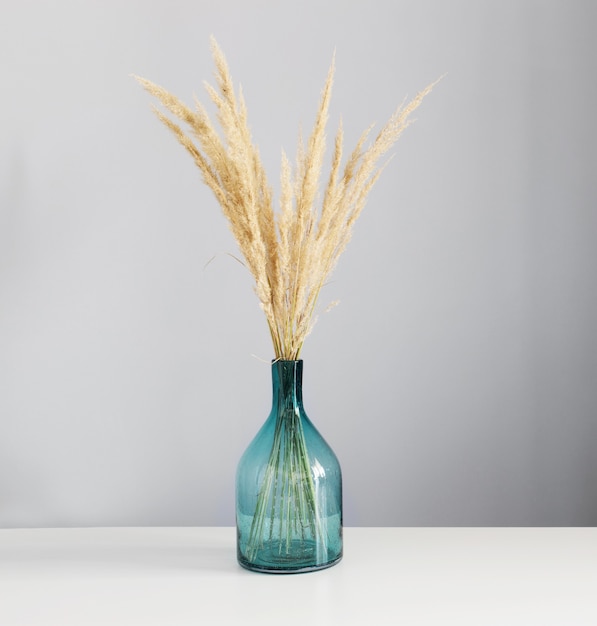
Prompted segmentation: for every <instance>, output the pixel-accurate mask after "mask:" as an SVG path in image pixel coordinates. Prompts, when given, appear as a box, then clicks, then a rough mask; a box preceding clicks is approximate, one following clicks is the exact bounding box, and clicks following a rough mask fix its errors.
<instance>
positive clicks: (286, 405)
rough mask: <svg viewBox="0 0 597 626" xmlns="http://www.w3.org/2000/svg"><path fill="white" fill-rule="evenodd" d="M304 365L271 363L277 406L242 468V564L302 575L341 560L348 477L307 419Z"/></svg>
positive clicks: (239, 509)
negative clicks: (344, 492) (344, 485)
mask: <svg viewBox="0 0 597 626" xmlns="http://www.w3.org/2000/svg"><path fill="white" fill-rule="evenodd" d="M302 375H303V362H302V360H298V361H283V360H277V361H274V362H273V363H272V386H273V403H272V410H271V413H270V415H269V417H268V418H267V420H266V421H265V423H264V425H263V426H262V427H261V429H260V430H259V432H258V433H257V435H256V436H255V438H254V439H253V441H252V442H251V444H250V445H249V447H248V448H247V450H246V451H245V453H244V454H243V456H242V457H241V459H240V462H239V464H238V468H237V473H236V528H237V555H238V561H239V563H240V564H241V565H242V566H243V567H245V568H247V569H250V570H255V571H260V572H269V573H281V574H282V573H297V572H307V571H313V570H318V569H323V568H326V567H330V566H331V565H334V564H335V563H337V562H338V561H339V560H340V559H341V558H342V474H341V471H340V464H339V463H338V459H337V458H336V455H335V454H334V452H333V450H332V449H331V448H330V447H329V446H328V444H327V443H326V442H325V440H324V439H323V437H322V436H321V435H320V434H319V432H318V431H317V430H316V428H315V427H314V426H313V424H312V423H311V421H310V420H309V418H308V417H307V415H306V413H305V410H304V408H303V399H302Z"/></svg>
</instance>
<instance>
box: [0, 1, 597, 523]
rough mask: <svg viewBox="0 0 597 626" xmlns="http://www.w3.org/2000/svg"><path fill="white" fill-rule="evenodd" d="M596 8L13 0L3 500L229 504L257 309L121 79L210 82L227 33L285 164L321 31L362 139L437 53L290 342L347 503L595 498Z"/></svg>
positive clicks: (312, 90) (42, 517)
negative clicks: (330, 275) (316, 312)
mask: <svg viewBox="0 0 597 626" xmlns="http://www.w3.org/2000/svg"><path fill="white" fill-rule="evenodd" d="M596 6H597V5H595V3H594V2H591V1H586V2H582V1H579V0H576V1H571V0H567V1H564V0H562V1H559V2H554V1H543V0H541V1H540V0H534V1H533V0H524V1H520V0H516V1H505V2H504V1H502V2H482V1H473V0H469V1H467V0H458V1H456V0H452V1H450V2H445V1H444V0H434V1H431V0H416V1H414V0H413V1H397V0H391V1H390V0H387V1H369V2H360V1H359V2H355V1H350V0H334V1H333V2H321V0H317V1H316V0H302V1H301V2H296V3H295V2H292V3H290V2H274V1H273V0H269V1H268V0H217V1H216V0H212V1H209V2H208V1H205V0H194V1H193V2H191V1H189V0H185V1H181V0H174V1H173V0H168V2H166V1H165V0H164V1H157V0H154V1H151V2H141V1H138V0H136V1H131V0H128V1H125V2H121V1H119V2H116V1H115V0H102V1H101V2H100V1H99V0H98V1H91V0H86V1H82V2H67V1H66V0H56V1H55V2H52V3H47V2H42V1H41V0H35V1H34V0H32V1H29V2H23V3H20V2H16V1H15V2H4V3H3V5H2V9H3V11H2V14H3V18H2V20H1V21H0V76H1V79H0V80H1V83H2V86H1V89H2V97H1V99H0V108H1V113H2V114H1V116H0V138H1V141H0V526H3V527H11V526H23V527H26V526H85V525H98V526H101V525H232V524H233V520H234V518H233V511H234V505H233V477H234V469H235V464H236V462H237V460H238V458H239V456H240V454H241V453H242V451H243V449H244V447H245V446H246V444H247V443H248V441H249V440H250V438H251V437H252V435H253V434H254V433H255V432H256V430H257V429H258V427H259V426H260V424H261V422H262V421H263V420H264V419H265V417H266V415H267V413H268V410H269V403H270V373H269V366H268V364H267V361H268V360H269V359H270V358H271V356H272V351H271V348H270V344H269V337H268V333H267V330H266V326H265V323H264V320H263V318H262V314H261V312H260V310H259V308H258V305H257V301H256V298H255V296H254V295H253V293H252V284H251V281H250V279H249V277H248V276H247V275H246V273H245V271H244V270H243V268H242V267H241V266H240V265H238V264H237V263H236V262H235V261H234V260H232V259H231V258H230V257H229V256H227V255H226V253H227V252H232V253H234V252H235V246H234V242H233V241H232V239H231V236H230V235H229V233H228V230H227V227H226V224H225V222H224V220H223V218H222V217H221V215H220V213H219V210H218V207H217V205H216V203H215V201H214V199H213V198H212V196H211V195H210V193H209V192H208V191H207V190H206V189H205V188H204V187H203V186H202V185H201V183H200V180H199V176H198V174H197V172H196V170H195V169H194V166H193V164H192V163H191V161H190V159H189V158H188V157H187V155H186V154H185V153H184V151H183V150H182V148H180V147H179V146H178V145H177V144H176V143H175V141H174V140H173V139H172V138H171V137H170V136H169V135H168V134H167V132H166V131H165V129H163V128H162V127H161V126H160V125H159V124H158V122H157V121H156V120H155V119H154V118H153V116H152V114H151V112H150V110H149V105H150V99H149V97H148V96H147V94H145V93H144V92H143V91H142V90H141V89H140V88H139V86H138V85H137V84H136V83H135V82H134V81H133V79H132V78H131V77H130V74H131V73H136V74H139V75H142V76H146V77H148V78H150V79H152V80H154V81H156V82H159V83H161V84H163V85H165V86H167V87H168V88H169V89H170V90H171V91H173V92H174V93H176V94H178V95H179V96H181V97H183V98H185V99H187V100H189V101H190V100H191V98H192V95H193V93H196V94H197V95H198V96H200V98H201V99H204V97H205V96H204V91H203V87H202V81H203V79H210V78H211V76H212V63H211V58H210V55H209V42H208V37H209V35H210V34H212V33H213V34H214V35H215V36H216V37H217V39H218V41H219V42H220V44H221V46H222V48H223V49H224V51H225V52H226V54H227V57H228V60H229V62H230V65H231V69H232V72H233V76H234V78H235V80H236V81H237V82H241V83H242V84H243V88H244V91H245V96H246V98H247V101H248V105H249V113H250V117H251V121H252V129H253V132H254V137H255V139H256V141H257V143H258V144H259V145H260V149H261V151H262V155H263V158H264V160H265V162H266V167H267V168H268V171H269V172H270V174H271V178H272V181H274V182H276V181H277V177H278V172H279V155H280V149H281V147H284V148H285V149H286V150H287V151H288V152H290V153H293V152H294V147H295V145H296V133H297V129H298V126H299V123H300V122H302V123H303V124H304V126H305V127H309V126H310V124H311V122H312V119H313V113H314V110H315V106H316V103H317V99H318V97H319V91H320V88H321V86H322V84H323V80H324V78H325V74H326V72H327V68H328V65H329V62H330V59H331V56H332V54H333V51H334V49H336V52H337V56H336V62H337V75H336V86H335V95H334V100H333V109H332V120H333V125H335V124H336V123H337V121H338V119H339V117H340V115H342V118H343V121H344V125H345V128H346V134H347V140H348V142H349V144H351V143H353V142H354V141H355V139H356V137H357V135H358V134H359V133H360V131H361V130H362V129H364V128H365V127H366V126H367V125H368V124H369V123H370V122H372V121H377V122H379V123H381V122H383V121H385V119H386V118H387V117H388V116H389V114H390V113H391V112H392V110H393V109H394V107H395V105H396V104H398V103H399V102H400V101H401V100H402V99H403V97H404V96H407V95H413V94H414V93H415V91H417V90H418V89H420V88H422V87H423V86H425V85H426V84H427V83H429V82H431V81H433V80H434V79H436V78H437V77H438V76H440V75H442V74H444V73H447V75H446V77H445V78H444V80H443V81H442V82H441V84H440V85H439V86H438V87H437V88H436V90H435V91H434V92H433V94H432V95H431V96H429V98H428V99H427V100H426V102H425V103H424V105H423V106H422V108H421V109H420V110H419V111H418V112H417V118H418V121H417V123H416V124H415V125H414V126H413V127H411V128H410V129H409V130H408V131H407V134H406V135H405V136H404V138H403V139H402V140H401V142H400V143H399V144H398V146H397V148H396V150H395V158H394V159H393V161H392V162H391V164H390V165H389V167H388V168H387V169H386V171H385V173H384V176H383V177H382V179H381V181H380V182H379V184H378V186H377V187H376V189H375V190H374V192H373V194H372V196H371V197H370V202H369V204H368V207H367V209H366V212H365V213H364V214H363V216H362V219H361V221H360V222H359V223H358V224H357V227H356V231H355V238H354V240H353V242H352V243H351V245H350V247H349V249H348V250H347V252H346V254H345V256H344V257H343V259H342V261H341V264H340V266H339V268H338V270H337V272H336V273H335V275H334V280H333V282H332V283H331V284H330V285H329V286H328V287H327V288H326V291H325V293H324V294H323V300H322V308H325V305H326V304H327V303H328V302H330V301H332V300H335V299H339V300H341V305H340V306H339V307H337V308H335V309H334V310H333V311H332V312H330V313H327V314H324V313H323V312H322V314H321V316H320V320H319V322H318V325H317V326H316V329H315V331H314V332H313V334H312V335H311V336H310V337H309V339H308V342H307V346H306V348H305V350H304V353H303V357H304V359H305V401H306V408H307V411H308V412H309V414H310V416H311V417H312V419H313V421H314V422H315V423H316V424H317V425H318V426H319V428H320V430H321V431H322V433H323V434H324V436H325V437H326V438H327V439H328V441H329V442H330V443H331V444H332V446H333V447H334V449H335V450H336V451H337V453H338V455H339V457H340V459H341V462H342V465H343V469H344V481H345V522H346V524H347V525H594V524H595V523H597V455H596V454H595V445H596V442H597V425H596V413H597V384H596V383H597V339H596V332H595V331H596V326H597V322H596V320H597V295H596V286H597V285H596V274H595V268H596V262H597V247H596V246H595V237H596V234H597V216H596V193H595V192H596V189H595V187H596V182H595V181H596V176H595V173H596V168H595V166H596V163H597V160H596V146H597V136H596V130H595V129H596V127H595V111H596V110H597V82H596V80H595V77H596V70H597V50H596V44H595V38H594V32H593V31H594V24H595V17H596V15H595V13H596ZM214 255H216V258H215V260H214V261H213V262H212V263H211V264H210V265H209V266H208V267H207V268H205V269H204V266H205V265H206V263H207V262H208V261H209V259H210V258H211V257H212V256H214ZM253 355H256V356H257V357H259V358H255V357H254V356H253ZM260 359H261V360H260Z"/></svg>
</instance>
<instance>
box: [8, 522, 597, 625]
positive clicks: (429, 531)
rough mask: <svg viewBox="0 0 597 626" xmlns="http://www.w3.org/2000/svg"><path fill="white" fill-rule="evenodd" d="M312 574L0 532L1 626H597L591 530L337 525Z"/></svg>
mask: <svg viewBox="0 0 597 626" xmlns="http://www.w3.org/2000/svg"><path fill="white" fill-rule="evenodd" d="M344 544H345V545H344V548H345V549H344V559H343V560H342V561H341V562H340V563H339V564H338V565H336V566H334V567H332V568H329V569H327V570H322V571H319V572H313V573H308V574H295V575H285V576H279V575H277V576H276V575H267V574H256V573H253V572H249V571H246V570H244V569H242V568H241V567H239V566H238V564H237V563H236V554H235V532H234V529H233V528H84V529H14V530H13V529H5V530H0V625H1V626H48V625H56V626H71V625H73V626H74V625H76V626H87V625H96V624H97V625H100V624H101V625H102V626H120V625H123V626H133V625H134V626H136V625H139V626H153V625H158V624H159V625H160V626H162V625H163V626H186V625H187V624H189V625H190V624H192V625H193V626H199V625H202V624H206V625H209V626H211V625H219V624H225V625H227V624H231V625H235V626H247V625H252V624H259V625H260V626H269V625H270V624H276V625H277V626H294V625H297V624H301V625H302V626H314V625H319V624H328V625H332V626H334V625H336V624H359V625H361V624H362V625H363V626H385V625H386V624H388V625H394V624H395V625H404V626H418V625H428V624H429V625H431V624H433V625H434V626H445V625H451V624H454V625H457V626H468V625H469V624H471V625H473V624H474V625H475V626H494V625H496V626H498V625H499V626H518V625H521V626H523V625H524V626H535V625H537V626H551V625H553V626H556V625H557V626H581V625H582V626H585V625H586V626H595V625H596V624H597V529H594V528H345V530H344Z"/></svg>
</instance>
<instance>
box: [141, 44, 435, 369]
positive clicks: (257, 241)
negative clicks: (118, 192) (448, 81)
mask: <svg viewBox="0 0 597 626" xmlns="http://www.w3.org/2000/svg"><path fill="white" fill-rule="evenodd" d="M211 49H212V54H213V59H214V62H215V66H216V84H217V87H215V88H214V87H212V86H211V85H209V84H206V85H205V87H206V89H207V92H208V94H209V97H210V98H211V100H212V102H213V103H214V104H215V107H216V110H217V121H218V124H219V127H220V129H221V132H222V137H221V136H220V134H219V133H218V131H216V129H215V127H214V125H213V123H212V121H211V119H210V118H209V116H208V114H207V112H206V110H205V108H204V107H203V105H202V104H201V103H200V102H195V108H194V109H191V108H189V107H187V106H186V105H185V104H183V103H182V102H181V101H180V100H179V99H178V98H176V97H175V96H173V95H171V94H170V93H169V92H168V91H166V90H165V89H163V88H162V87H159V86H158V85H155V84H154V83H152V82H150V81H149V80H146V79H144V78H139V77H136V78H137V80H138V81H139V82H140V83H141V85H142V86H143V87H144V88H145V89H146V90H147V91H148V92H149V93H150V94H151V95H152V96H154V97H155V98H157V100H159V102H160V103H161V104H162V105H163V107H164V108H165V109H166V110H167V111H169V112H170V113H171V115H172V116H173V117H174V118H177V119H178V120H179V121H180V122H183V123H184V124H185V126H186V131H185V130H183V129H182V128H181V127H180V126H179V125H178V124H177V123H175V122H174V121H173V120H172V119H171V118H170V117H168V116H166V115H165V114H164V113H162V112H161V111H160V110H158V109H155V108H154V110H155V113H156V115H157V116H158V118H159V119H160V120H161V121H162V122H163V123H164V124H165V125H166V126H167V127H168V128H169V129H170V130H171V131H172V133H174V135H175V136H176V138H177V139H178V141H179V142H180V143H181V144H182V145H183V146H184V147H185V148H186V149H187V150H188V152H189V153H190V155H191V156H192V157H193V159H194V161H195V163H196V165H197V167H198V168H199V170H200V171H201V174H202V177H203V181H204V182H205V184H206V185H207V186H208V187H209V188H210V189H211V190H212V191H213V193H214V195H215V197H216V199H217V200H218V202H219V204H220V206H221V208H222V211H223V213H224V215H225V216H226V218H227V219H228V222H229V225H230V228H231V230H232V233H233V235H234V237H235V239H236V241H237V243H238V246H239V248H240V251H241V252H242V254H243V256H244V258H245V262H246V266H247V268H248V269H249V271H250V272H251V274H252V275H253V277H254V279H255V291H256V293H257V297H258V298H259V302H260V304H261V307H262V309H263V311H264V313H265V316H266V318H267V323H268V326H269V329H270V333H271V336H272V341H273V344H274V352H275V356H276V358H278V359H286V360H294V359H298V358H299V354H300V351H301V348H302V346H303V343H304V341H305V338H306V336H307V335H308V334H309V332H310V331H311V328H312V326H313V323H314V319H315V318H314V316H315V307H316V303H317V300H318V296H319V293H320V291H321V288H322V287H323V285H324V283H325V282H326V280H327V279H328V277H329V275H330V273H331V272H332V270H333V269H334V267H335V265H336V263H337V262H338V259H339V257H340V255H341V254H342V252H343V251H344V249H345V248H346V245H347V244H348V242H349V240H350V238H351V234H352V229H353V226H354V223H355V221H356V219H357V218H358V216H359V215H360V213H361V211H362V209H363V207H364V205H365V202H366V199H367V195H368V194H369V192H370V191H371V188H372V187H373V185H374V184H375V182H376V181H377V179H378V177H379V175H380V173H381V167H380V159H381V157H383V156H384V155H385V154H386V153H387V152H388V150H389V149H390V148H391V147H392V145H393V144H394V142H395V141H396V140H397V139H398V137H399V136H400V135H401V134H402V132H403V131H404V129H405V128H406V127H407V126H408V125H409V118H410V115H411V114H412V112H413V111H414V110H415V109H416V108H417V107H418V106H419V105H420V104H421V102H422V100H423V98H424V97H425V96H426V95H427V94H428V93H429V92H430V91H431V89H432V87H433V86H434V85H433V84H432V85H429V86H428V87H426V88H425V89H424V90H423V91H421V92H420V93H419V94H417V96H416V97H415V98H414V99H413V100H411V101H410V102H409V103H408V104H403V105H401V106H400V107H398V109H397V110H396V111H395V113H394V114H393V115H392V116H391V117H390V119H389V120H388V122H387V123H386V124H385V126H384V127H383V128H382V129H381V130H380V131H379V132H378V133H377V135H376V136H375V137H374V138H373V139H370V135H371V130H372V128H368V129H367V130H366V131H365V132H364V133H363V134H362V135H361V137H360V139H359V140H358V142H357V145H356V147H355V148H354V150H353V151H352V152H351V153H350V154H349V155H348V157H347V158H346V160H345V162H344V165H343V164H342V161H343V148H344V145H343V144H344V142H343V131H342V125H341V124H340V126H339V128H338V131H337V133H336V137H335V141H334V148H333V152H332V160H331V167H330V172H329V176H328V178H327V182H326V184H325V188H324V191H323V194H322V195H321V205H320V206H319V205H318V198H319V197H320V185H321V176H322V168H323V160H324V155H325V151H326V135H325V129H326V125H327V121H328V110H329V104H330V98H331V92H332V82H333V76H334V63H333V62H332V65H331V67H330V70H329V73H328V76H327V80H326V82H325V85H324V88H323V91H322V93H321V99H320V102H319V108H318V111H317V117H316V120H315V124H314V127H313V130H312V132H311V135H310V136H309V138H308V140H307V142H306V143H303V141H302V140H300V141H299V148H298V153H297V158H296V164H295V165H294V168H293V167H292V166H291V164H290V161H289V159H288V157H287V156H286V155H285V154H284V153H283V154H282V168H281V194H280V208H279V211H274V207H273V199H272V190H271V188H270V186H269V184H268V182H267V177H266V173H265V170H264V168H263V165H262V162H261V159H260V157H259V152H258V150H257V147H256V146H255V145H254V144H253V141H252V138H251V133H250V131H249V126H248V122H247V109H246V105H245V101H244V98H243V95H242V92H240V93H239V94H238V95H236V93H235V90H234V86H233V83H232V80H231V77H230V72H229V70H228V65H227V63H226V59H225V58H224V55H223V53H222V51H221V50H220V48H219V47H218V45H217V43H216V41H215V39H213V38H212V39H211Z"/></svg>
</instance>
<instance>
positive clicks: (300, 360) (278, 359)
mask: <svg viewBox="0 0 597 626" xmlns="http://www.w3.org/2000/svg"><path fill="white" fill-rule="evenodd" d="M302 362H303V359H283V358H277V359H272V365H275V364H276V363H302Z"/></svg>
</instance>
